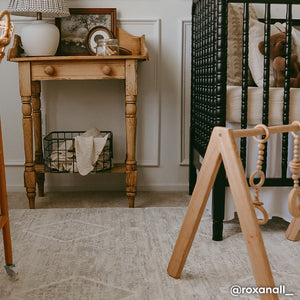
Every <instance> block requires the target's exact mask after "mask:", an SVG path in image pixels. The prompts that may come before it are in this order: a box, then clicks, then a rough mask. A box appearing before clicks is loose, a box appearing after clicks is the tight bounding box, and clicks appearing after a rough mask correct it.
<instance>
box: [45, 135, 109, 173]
mask: <svg viewBox="0 0 300 300" xmlns="http://www.w3.org/2000/svg"><path fill="white" fill-rule="evenodd" d="M83 133H84V131H52V132H51V133H49V134H48V135H47V136H45V137H44V156H45V160H44V161H45V171H47V172H50V173H78V168H77V162H76V151H75V137H76V136H79V135H82V134H83ZM100 133H101V135H103V136H105V135H107V134H108V137H107V140H106V144H105V146H104V148H103V150H102V152H101V153H100V155H99V157H98V160H97V161H96V163H95V165H94V169H93V171H92V173H95V172H101V171H105V170H109V169H111V168H112V158H113V134H112V132H111V131H101V132H100Z"/></svg>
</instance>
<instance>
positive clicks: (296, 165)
mask: <svg viewBox="0 0 300 300" xmlns="http://www.w3.org/2000/svg"><path fill="white" fill-rule="evenodd" d="M293 125H298V127H299V129H300V122H299V121H294V122H293ZM292 135H293V138H294V155H293V159H292V160H291V161H290V162H289V166H290V170H291V173H292V174H293V175H292V179H293V180H294V187H293V189H292V190H291V191H290V193H289V198H288V207H289V211H290V213H291V215H292V216H293V217H295V218H299V217H300V202H299V201H297V199H299V196H300V188H299V172H300V160H299V145H300V136H299V135H297V134H296V133H295V132H292Z"/></svg>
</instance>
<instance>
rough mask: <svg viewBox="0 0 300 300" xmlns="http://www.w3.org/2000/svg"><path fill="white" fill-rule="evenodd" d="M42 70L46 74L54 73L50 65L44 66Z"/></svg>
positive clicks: (51, 74)
mask: <svg viewBox="0 0 300 300" xmlns="http://www.w3.org/2000/svg"><path fill="white" fill-rule="evenodd" d="M44 71H45V73H46V74H47V75H50V76H53V75H54V74H55V69H54V67H52V66H46V67H45V70H44Z"/></svg>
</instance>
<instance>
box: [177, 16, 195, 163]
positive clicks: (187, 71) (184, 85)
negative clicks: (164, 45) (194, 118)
mask: <svg viewBox="0 0 300 300" xmlns="http://www.w3.org/2000/svg"><path fill="white" fill-rule="evenodd" d="M191 29H192V22H191V21H190V20H182V21H181V150H180V165H182V166H187V165H189V140H190V139H189V132H190V130H189V128H190V95H191V33H192V30H191Z"/></svg>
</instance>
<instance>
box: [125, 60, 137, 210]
mask: <svg viewBox="0 0 300 300" xmlns="http://www.w3.org/2000/svg"><path fill="white" fill-rule="evenodd" d="M136 99H137V61H136V60H126V99H125V122H126V152H127V155H126V195H127V197H128V206H129V207H134V200H135V195H136V185H137V168H136V159H135V144H136Z"/></svg>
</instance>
